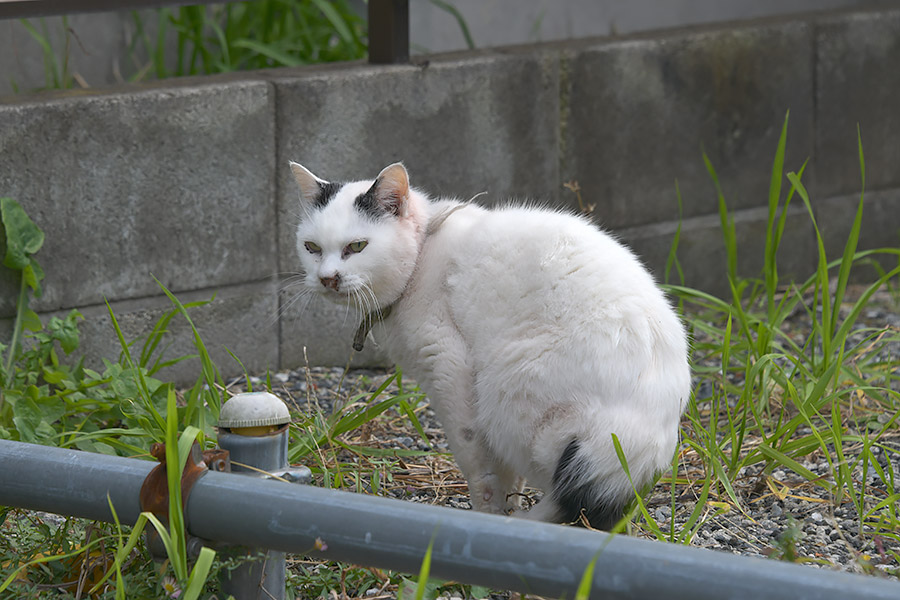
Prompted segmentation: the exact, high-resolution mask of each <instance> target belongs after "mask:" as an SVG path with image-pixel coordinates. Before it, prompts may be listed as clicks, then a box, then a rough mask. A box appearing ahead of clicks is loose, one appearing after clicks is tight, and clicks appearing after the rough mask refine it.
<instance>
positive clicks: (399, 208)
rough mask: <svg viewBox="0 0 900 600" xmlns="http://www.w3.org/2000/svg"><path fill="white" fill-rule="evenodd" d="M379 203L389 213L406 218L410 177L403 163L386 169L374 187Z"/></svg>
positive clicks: (376, 180)
mask: <svg viewBox="0 0 900 600" xmlns="http://www.w3.org/2000/svg"><path fill="white" fill-rule="evenodd" d="M372 190H373V191H374V192H375V198H376V200H378V203H379V204H380V205H381V206H382V207H383V208H384V209H385V210H386V211H387V212H389V213H391V214H393V215H396V216H398V217H405V216H406V208H407V199H408V198H409V175H408V174H407V172H406V167H404V166H403V163H398V162H397V163H394V164H392V165H390V166H388V167H385V168H384V170H382V171H381V173H379V174H378V177H377V178H376V179H375V184H374V185H373V186H372Z"/></svg>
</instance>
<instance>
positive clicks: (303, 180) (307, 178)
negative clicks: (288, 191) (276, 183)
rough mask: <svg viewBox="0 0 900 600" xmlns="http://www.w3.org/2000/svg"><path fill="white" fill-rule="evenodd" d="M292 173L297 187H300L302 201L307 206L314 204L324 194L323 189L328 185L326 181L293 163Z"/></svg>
mask: <svg viewBox="0 0 900 600" xmlns="http://www.w3.org/2000/svg"><path fill="white" fill-rule="evenodd" d="M290 165H291V173H293V174H294V179H295V180H296V181H297V185H299V186H300V199H301V200H303V202H305V203H307V204H311V203H314V202H315V200H316V198H318V197H319V195H320V194H321V193H322V188H323V187H324V186H326V185H328V182H327V181H325V180H324V179H319V178H318V177H316V176H315V175H313V172H312V171H310V170H309V169H307V168H306V167H304V166H303V165H301V164H300V163H295V162H293V161H291V163H290Z"/></svg>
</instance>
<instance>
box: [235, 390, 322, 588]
mask: <svg viewBox="0 0 900 600" xmlns="http://www.w3.org/2000/svg"><path fill="white" fill-rule="evenodd" d="M290 421H291V416H290V413H289V412H288V409H287V406H285V404H284V402H282V401H281V400H280V399H279V398H278V397H277V396H274V395H273V394H269V393H267V392H257V393H246V394H237V395H235V396H232V397H231V398H229V399H228V401H227V402H225V404H224V405H222V411H221V413H220V414H219V438H218V441H219V447H220V448H222V449H223V450H228V452H229V454H230V458H231V471H232V473H240V474H241V475H245V476H249V477H258V478H273V477H277V478H279V479H286V480H288V481H291V482H294V483H309V481H310V477H311V473H310V471H309V469H307V468H306V467H303V468H302V469H291V466H290V464H289V463H288V458H287V453H288V424H289V423H290ZM220 551H221V552H222V553H225V554H228V555H231V556H233V557H235V558H240V559H242V560H243V562H242V564H241V565H240V566H239V567H237V568H235V569H232V570H230V571H225V572H223V574H222V576H221V579H220V584H221V586H222V594H223V595H224V596H225V597H228V596H229V595H231V596H234V597H235V598H240V599H241V600H244V599H247V600H283V599H284V596H285V555H284V552H279V551H276V550H267V549H265V548H254V549H247V548H244V547H232V548H223V549H221V550H220Z"/></svg>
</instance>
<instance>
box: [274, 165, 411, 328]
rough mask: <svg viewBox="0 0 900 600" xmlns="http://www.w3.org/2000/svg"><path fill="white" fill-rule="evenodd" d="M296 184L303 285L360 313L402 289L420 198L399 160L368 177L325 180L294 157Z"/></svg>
mask: <svg viewBox="0 0 900 600" xmlns="http://www.w3.org/2000/svg"><path fill="white" fill-rule="evenodd" d="M291 171H292V172H293V174H294V178H295V179H296V180H297V184H298V185H299V186H300V208H301V210H300V218H301V221H300V224H299V225H298V227H297V251H298V253H299V255H300V262H301V264H302V265H303V272H304V273H303V285H304V287H305V288H306V289H307V290H310V291H314V292H317V293H319V294H322V295H323V296H325V297H326V298H328V299H329V300H332V301H335V302H340V303H349V304H351V305H354V306H356V307H357V308H359V310H360V311H361V312H362V313H368V312H371V311H373V310H375V309H377V308H383V307H385V306H387V305H388V304H391V303H392V302H394V301H396V300H397V298H399V297H400V295H401V294H402V293H403V290H404V289H405V287H406V285H407V282H408V281H409V278H410V276H411V275H412V271H413V269H414V268H415V264H416V257H417V256H418V252H419V248H420V243H421V239H422V235H423V233H422V232H423V230H424V226H423V221H422V219H423V215H422V212H423V207H422V206H421V202H422V200H423V199H424V198H423V197H422V196H421V194H420V193H418V192H416V191H415V190H413V189H411V188H410V186H409V176H408V174H407V172H406V169H405V168H404V167H403V165H402V164H400V163H395V164H392V165H390V166H389V167H387V168H385V169H384V170H383V171H381V173H380V174H379V175H378V177H376V178H375V180H374V181H355V182H351V183H331V182H328V181H325V180H324V179H321V178H319V177H317V176H315V175H314V174H313V173H312V172H310V171H309V170H308V169H306V168H305V167H303V166H302V165H299V164H297V163H294V162H292V163H291Z"/></svg>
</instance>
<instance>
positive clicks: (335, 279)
mask: <svg viewBox="0 0 900 600" xmlns="http://www.w3.org/2000/svg"><path fill="white" fill-rule="evenodd" d="M319 281H321V282H322V285H323V286H325V287H327V288H331V289H333V290H334V291H338V286H339V285H340V284H341V274H340V273H335V274H334V275H332V276H331V277H319Z"/></svg>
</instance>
